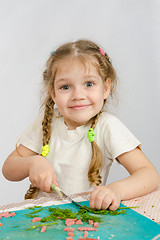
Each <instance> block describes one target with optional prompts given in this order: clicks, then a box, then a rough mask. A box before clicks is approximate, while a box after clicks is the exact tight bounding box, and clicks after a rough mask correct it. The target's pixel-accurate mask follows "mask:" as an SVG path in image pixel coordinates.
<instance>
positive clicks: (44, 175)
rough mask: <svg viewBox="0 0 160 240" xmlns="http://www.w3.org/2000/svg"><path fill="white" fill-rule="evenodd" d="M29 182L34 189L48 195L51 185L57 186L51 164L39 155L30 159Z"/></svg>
mask: <svg viewBox="0 0 160 240" xmlns="http://www.w3.org/2000/svg"><path fill="white" fill-rule="evenodd" d="M29 180H30V181H31V183H32V184H33V186H34V187H37V188H39V189H40V190H41V191H43V192H47V193H50V192H51V190H50V186H51V183H54V184H55V185H58V184H57V179H56V172H55V170H54V168H53V166H52V165H51V163H50V162H49V161H48V160H47V159H46V158H44V157H42V156H40V155H34V156H31V157H30V167H29Z"/></svg>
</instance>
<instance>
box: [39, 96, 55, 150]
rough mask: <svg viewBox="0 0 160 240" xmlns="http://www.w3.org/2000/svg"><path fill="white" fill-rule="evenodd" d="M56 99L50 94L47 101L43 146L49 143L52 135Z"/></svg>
mask: <svg viewBox="0 0 160 240" xmlns="http://www.w3.org/2000/svg"><path fill="white" fill-rule="evenodd" d="M53 106H54V101H53V99H52V97H51V96H50V97H49V98H48V100H47V102H46V106H45V111H44V118H43V122H42V129H43V140H42V141H43V146H45V145H47V144H49V140H50V137H51V123H52V118H53V115H54V111H53Z"/></svg>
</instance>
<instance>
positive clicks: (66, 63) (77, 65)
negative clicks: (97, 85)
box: [56, 56, 99, 75]
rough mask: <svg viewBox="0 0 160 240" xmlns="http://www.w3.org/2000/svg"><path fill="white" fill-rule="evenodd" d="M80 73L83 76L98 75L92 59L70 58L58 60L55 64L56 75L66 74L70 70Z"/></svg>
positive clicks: (96, 64)
mask: <svg viewBox="0 0 160 240" xmlns="http://www.w3.org/2000/svg"><path fill="white" fill-rule="evenodd" d="M73 69H74V70H75V71H80V72H83V73H84V74H86V75H87V74H90V73H91V72H92V73H93V74H98V75H99V73H98V62H97V60H96V59H95V58H94V57H91V56H89V57H84V56H83V57H82V56H81V57H72V58H65V59H63V60H59V61H58V62H57V64H56V75H57V74H58V75H59V74H63V73H67V72H69V71H70V70H72V71H73Z"/></svg>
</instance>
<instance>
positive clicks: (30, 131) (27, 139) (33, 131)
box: [18, 112, 43, 154]
mask: <svg viewBox="0 0 160 240" xmlns="http://www.w3.org/2000/svg"><path fill="white" fill-rule="evenodd" d="M42 120H43V112H40V113H39V114H38V116H37V118H36V119H35V121H34V122H33V123H32V124H31V125H30V126H29V127H27V128H26V129H25V130H24V131H23V132H22V134H21V135H20V136H19V140H18V143H20V144H22V145H24V146H25V147H27V148H29V149H31V150H32V151H34V152H36V153H38V154H41V151H42V150H41V149H42Z"/></svg>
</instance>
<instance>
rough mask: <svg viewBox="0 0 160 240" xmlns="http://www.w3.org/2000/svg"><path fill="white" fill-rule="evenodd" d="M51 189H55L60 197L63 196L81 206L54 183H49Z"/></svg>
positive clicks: (79, 206)
mask: <svg viewBox="0 0 160 240" xmlns="http://www.w3.org/2000/svg"><path fill="white" fill-rule="evenodd" d="M50 188H51V190H53V191H55V192H56V193H57V194H58V195H59V196H60V197H61V198H63V197H65V198H66V199H68V200H69V202H71V203H73V204H74V205H76V206H77V207H78V208H83V207H82V206H81V205H80V204H79V203H77V202H75V201H74V200H73V199H72V198H71V197H69V196H68V195H67V194H66V193H64V192H63V191H62V189H61V188H59V187H57V186H56V185H55V184H54V183H52V184H51V187H50Z"/></svg>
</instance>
